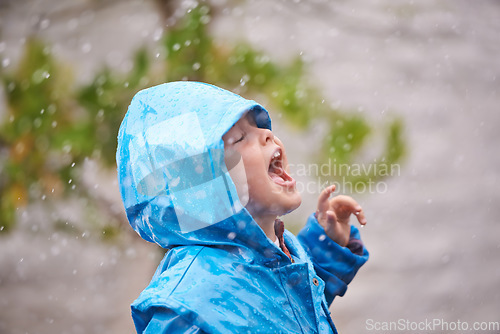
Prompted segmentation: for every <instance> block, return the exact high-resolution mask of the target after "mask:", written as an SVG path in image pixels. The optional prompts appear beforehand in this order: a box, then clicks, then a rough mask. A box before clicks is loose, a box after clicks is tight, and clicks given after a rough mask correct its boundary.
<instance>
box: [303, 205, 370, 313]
mask: <svg viewBox="0 0 500 334" xmlns="http://www.w3.org/2000/svg"><path fill="white" fill-rule="evenodd" d="M297 237H298V239H299V241H300V243H301V244H302V246H303V247H304V249H305V250H306V251H307V253H308V254H309V256H310V257H311V260H312V262H313V264H314V269H315V270H316V273H317V274H318V276H320V277H321V278H322V279H323V281H324V282H325V297H326V301H327V302H328V305H330V304H331V303H332V301H333V299H334V298H335V296H343V295H344V293H345V291H346V290H347V285H348V284H349V283H350V282H351V281H352V279H353V278H354V276H355V275H356V273H357V271H358V269H359V268H361V266H362V265H363V264H364V263H365V262H366V261H367V260H368V251H367V250H366V248H365V247H364V245H363V243H362V242H361V238H360V235H359V231H358V229H357V228H356V227H354V226H352V225H351V235H350V239H349V243H348V245H347V247H342V246H340V245H339V244H337V243H336V242H335V241H333V240H332V239H330V238H329V237H328V236H327V235H326V233H325V230H324V229H323V227H321V225H320V224H319V223H318V221H317V219H316V217H315V215H314V214H312V215H311V216H309V219H308V220H307V223H306V226H304V228H303V229H302V230H301V231H300V233H299V235H298V236H297Z"/></svg>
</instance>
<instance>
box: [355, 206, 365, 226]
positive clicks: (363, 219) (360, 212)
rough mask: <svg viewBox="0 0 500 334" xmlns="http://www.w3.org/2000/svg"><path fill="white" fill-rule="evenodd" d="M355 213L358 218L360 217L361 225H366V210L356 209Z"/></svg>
mask: <svg viewBox="0 0 500 334" xmlns="http://www.w3.org/2000/svg"><path fill="white" fill-rule="evenodd" d="M354 215H355V216H356V218H358V222H359V223H360V224H361V225H363V226H364V225H366V223H367V221H366V217H365V212H364V211H363V210H362V209H361V210H360V211H356V212H355V213H354Z"/></svg>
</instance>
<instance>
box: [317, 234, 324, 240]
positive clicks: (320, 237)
mask: <svg viewBox="0 0 500 334" xmlns="http://www.w3.org/2000/svg"><path fill="white" fill-rule="evenodd" d="M325 239H326V235H324V234H322V235H320V236H319V238H318V240H319V241H323V240H325Z"/></svg>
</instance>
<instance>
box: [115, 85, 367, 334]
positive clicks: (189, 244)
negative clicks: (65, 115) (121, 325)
mask: <svg viewBox="0 0 500 334" xmlns="http://www.w3.org/2000/svg"><path fill="white" fill-rule="evenodd" d="M248 111H253V112H254V113H255V115H256V123H257V126H258V127H261V128H268V129H271V120H270V118H269V115H268V113H267V111H266V110H265V109H264V108H263V107H262V106H260V105H259V104H257V103H256V102H254V101H249V100H246V99H244V98H242V97H240V96H238V95H235V94H233V93H231V92H228V91H226V90H223V89H220V88H217V87H215V86H212V85H208V84H203V83H196V82H172V83H167V84H162V85H159V86H155V87H152V88H149V89H146V90H143V91H141V92H139V93H137V95H136V96H135V97H134V98H133V100H132V102H131V104H130V107H129V109H128V112H127V114H126V116H125V118H124V120H123V122H122V125H121V127H120V132H119V135H118V150H117V156H116V157H117V164H118V178H119V184H120V191H121V195H122V199H123V203H124V205H125V209H126V213H127V217H128V220H129V222H130V224H131V226H132V227H133V228H134V229H135V231H136V232H137V233H138V234H139V235H141V237H142V238H144V239H145V240H147V241H150V242H154V243H157V244H158V245H160V246H161V247H163V248H165V249H168V250H169V251H168V252H167V253H166V255H165V257H164V258H163V260H162V262H161V263H160V265H159V266H158V269H157V270H156V273H155V274H154V276H153V278H152V280H151V282H150V284H149V286H148V287H147V288H146V289H145V290H144V291H143V292H142V293H141V294H140V296H139V298H138V299H137V300H136V301H134V303H133V304H132V317H133V320H134V323H135V326H136V330H137V332H138V333H336V330H335V326H334V325H333V322H332V320H331V318H330V313H329V311H328V306H329V304H330V303H331V302H332V300H333V298H334V297H335V296H336V295H340V296H341V295H343V294H344V293H345V291H346V289H347V284H348V283H349V282H350V281H351V280H352V278H353V277H354V275H355V274H356V272H357V270H358V269H359V268H360V267H361V266H362V265H363V264H364V263H365V262H366V260H367V259H368V252H367V251H366V250H365V249H364V247H360V248H358V250H357V251H355V252H353V251H351V250H350V249H348V248H346V247H341V246H339V245H338V244H336V243H335V242H333V241H332V240H331V239H330V238H328V237H327V236H326V235H325V233H324V230H323V229H322V227H321V226H320V225H319V224H318V222H317V220H316V218H315V217H314V215H311V216H310V217H309V219H308V221H307V224H306V226H305V227H304V228H303V229H302V231H301V232H300V233H299V235H298V237H295V236H294V235H293V234H292V233H290V232H288V231H285V233H284V239H285V243H286V245H287V247H288V249H289V250H290V253H291V254H292V257H293V259H294V262H292V261H291V260H290V259H289V258H288V256H287V255H285V253H284V252H283V251H282V250H281V249H280V248H279V247H277V246H276V245H275V244H274V243H273V242H272V241H271V240H270V239H269V238H267V236H266V235H265V234H264V232H263V231H262V229H261V228H260V227H259V226H258V225H257V223H256V222H255V221H254V220H253V218H252V216H251V215H250V214H249V212H248V211H247V210H246V209H245V207H244V204H245V203H241V202H240V199H239V198H238V195H237V192H236V188H235V186H234V183H233V182H232V180H231V178H230V176H229V170H230V169H231V168H232V167H234V166H226V164H225V163H224V143H223V141H222V136H223V135H224V133H225V132H226V131H228V130H229V129H230V128H231V127H232V126H233V125H234V124H235V123H236V122H237V121H238V120H239V119H240V118H241V117H242V116H243V115H244V114H245V113H246V112H248ZM359 239H360V238H359V233H358V231H357V229H356V228H354V227H351V241H357V240H359ZM355 243H356V242H355ZM355 243H354V244H355ZM356 253H357V254H356Z"/></svg>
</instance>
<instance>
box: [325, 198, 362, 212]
mask: <svg viewBox="0 0 500 334" xmlns="http://www.w3.org/2000/svg"><path fill="white" fill-rule="evenodd" d="M330 204H331V205H332V206H333V207H334V208H339V209H342V210H346V211H348V212H350V213H355V212H357V211H361V210H362V208H361V205H359V204H358V202H356V201H355V200H354V198H352V197H350V196H345V195H339V196H336V197H334V198H332V199H331V200H330Z"/></svg>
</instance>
